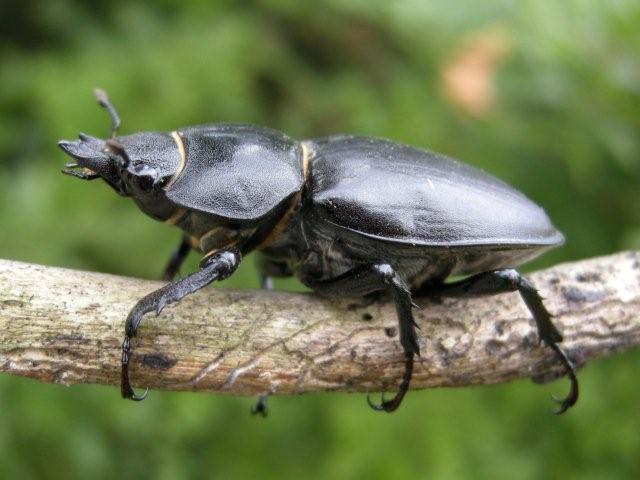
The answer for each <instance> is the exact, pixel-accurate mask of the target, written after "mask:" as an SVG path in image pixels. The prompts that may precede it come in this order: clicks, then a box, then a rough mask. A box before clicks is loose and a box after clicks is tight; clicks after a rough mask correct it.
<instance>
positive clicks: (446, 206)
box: [58, 91, 578, 413]
mask: <svg viewBox="0 0 640 480" xmlns="http://www.w3.org/2000/svg"><path fill="white" fill-rule="evenodd" d="M96 97H97V99H98V102H99V103H100V105H101V106H102V107H104V108H105V109H106V110H107V111H108V112H109V115H110V117H111V123H112V127H111V137H110V138H109V139H108V140H106V141H103V140H100V139H98V138H95V137H91V136H88V135H84V134H80V140H78V141H75V142H70V141H60V142H59V143H58V145H59V146H60V148H62V150H64V151H65V152H66V153H67V154H68V155H70V156H71V157H73V159H74V162H73V163H68V164H66V167H65V169H64V170H63V172H64V173H66V174H69V175H73V176H75V177H78V178H82V179H84V180H92V179H95V178H102V179H103V180H105V181H106V182H107V183H108V184H109V185H110V186H111V187H113V188H114V189H115V190H116V191H117V192H118V193H119V194H120V195H123V196H127V197H132V198H133V200H134V201H135V202H136V204H137V205H138V207H139V208H140V209H141V210H142V211H143V212H144V213H146V214H147V215H150V216H151V217H153V218H155V219H157V220H162V221H164V222H166V223H169V224H171V225H176V226H178V227H179V228H180V229H181V230H182V231H183V232H184V233H183V237H182V241H181V243H180V245H179V247H178V248H177V249H176V251H175V252H174V253H173V255H172V256H171V259H170V261H169V263H168V265H167V267H166V271H165V278H166V279H167V280H170V279H171V278H173V277H174V275H175V274H176V272H177V271H178V269H179V267H180V265H181V263H182V262H183V260H184V259H185V257H186V256H187V254H188V252H189V251H190V250H191V249H192V248H193V249H196V250H199V251H200V252H202V253H203V254H204V258H203V260H202V262H201V264H200V269H199V270H198V271H197V272H195V273H192V274H190V275H188V276H186V277H184V278H182V279H179V280H177V281H174V282H172V283H169V284H167V285H166V286H164V287H162V288H160V289H159V290H157V291H155V292H153V293H151V294H149V295H147V296H146V297H144V298H142V299H141V300H140V301H139V302H138V303H137V304H136V305H135V306H134V307H133V309H132V310H131V313H129V316H128V317H127V320H126V326H125V338H124V342H123V344H122V377H121V389H122V396H123V397H125V398H129V399H132V400H141V399H143V398H144V396H145V395H146V392H145V394H144V395H137V394H136V393H135V392H134V390H133V388H132V387H131V385H130V383H129V373H128V364H129V356H130V349H131V347H130V339H131V337H132V336H134V335H135V334H136V330H137V329H138V326H139V325H140V321H141V320H142V317H143V315H145V314H146V313H148V312H152V311H155V312H157V313H159V312H160V311H161V310H162V309H163V307H164V306H165V305H167V304H168V303H172V302H177V301H178V300H180V299H181V298H183V297H184V296H185V295H188V294H190V293H193V292H195V291H197V290H199V289H200V288H202V287H204V286H206V285H208V284H209V283H211V282H213V281H214V280H224V279H225V278H227V277H229V276H230V275H232V274H233V272H234V271H235V269H236V268H237V267H238V264H239V263H240V260H241V258H242V257H243V256H244V255H246V254H248V253H249V252H251V251H258V252H259V254H260V255H261V267H260V270H261V274H262V275H263V286H265V287H268V285H269V283H270V278H271V277H276V276H290V275H295V276H296V277H297V278H298V279H299V280H300V281H301V282H302V283H303V284H304V285H306V286H308V287H310V288H311V289H313V290H314V291H315V292H317V293H319V294H322V295H346V296H363V297H364V296H372V295H377V294H387V295H388V296H389V297H390V298H391V299H392V300H393V301H394V302H395V306H396V311H397V316H398V322H399V332H400V343H401V345H402V348H403V351H404V374H403V376H402V379H401V382H400V387H399V390H398V392H397V393H396V395H395V396H394V397H393V398H392V399H390V400H385V399H384V398H383V400H382V402H381V403H380V404H379V405H374V404H372V403H371V402H370V401H369V404H370V405H371V406H372V407H373V408H374V409H376V410H383V411H386V412H391V411H394V410H395V409H396V408H398V406H399V405H400V403H401V401H402V399H403V397H404V395H405V393H406V392H407V390H408V388H409V384H410V381H411V376H412V372H413V362H414V355H420V347H419V345H418V339H417V336H416V329H415V327H416V325H415V323H414V320H413V314H412V306H413V303H412V296H418V295H438V296H479V295H493V294H498V293H503V292H515V291H517V292H519V294H520V295H521V297H522V299H523V300H524V303H525V304H526V306H527V308H528V310H529V311H530V312H531V314H532V316H533V318H534V320H535V322H536V325H537V330H538V335H539V338H540V340H541V341H543V342H544V343H545V344H546V345H547V346H548V347H550V348H552V349H553V350H554V351H555V352H556V354H557V356H558V359H559V360H560V361H561V362H562V364H563V366H564V369H565V371H566V374H567V375H568V376H569V378H570V380H571V390H570V393H569V394H568V396H567V397H566V398H565V399H564V400H562V401H561V402H560V407H559V410H558V413H562V412H564V411H566V410H567V409H568V408H569V407H571V406H572V405H574V404H575V402H576V401H577V399H578V382H577V379H576V375H575V370H574V366H573V364H572V362H571V360H570V359H569V358H568V357H567V355H566V354H565V353H564V352H563V350H561V349H560V347H559V346H558V343H560V342H561V341H562V336H561V335H560V332H558V330H557V329H556V327H555V326H554V325H553V323H552V321H551V315H550V314H549V312H548V311H547V309H546V308H545V306H544V304H543V303H542V298H541V297H540V295H539V294H538V292H537V291H536V289H535V288H534V287H533V285H532V284H531V283H530V282H529V281H527V279H525V278H523V277H522V276H521V275H520V274H519V273H518V272H517V271H516V270H514V269H513V268H514V267H515V266H517V265H519V264H521V263H523V262H525V261H527V260H529V259H531V258H533V257H535V256H537V255H539V254H540V253H542V252H543V251H545V250H547V249H549V248H551V247H554V246H557V245H560V244H561V243H562V242H563V240H564V238H563V236H562V234H561V233H560V232H559V231H558V230H556V228H555V227H554V226H553V225H552V223H551V222H550V220H549V218H548V217H547V215H546V214H545V212H544V210H542V208H540V207H538V206H537V205H536V204H534V203H533V202H531V201H530V200H529V199H528V198H526V197H525V196H524V195H522V194H521V193H520V192H518V191H516V190H515V189H513V188H511V187H509V186H508V185H506V184H505V183H503V182H501V181H499V180H497V179H495V178H493V177H491V176H489V175H487V174H485V173H483V172H481V171H479V170H476V169H474V168H471V167H469V166H467V165H464V164H462V163H459V162H457V161H455V160H453V159H451V158H447V157H444V156H442V155H438V154H435V153H431V152H428V151H424V150H420V149H417V148H412V147H409V146H406V145H399V144H397V143H393V142H390V141H388V140H383V139H378V138H368V137H357V136H350V135H336V136H330V137H326V138H320V139H314V140H305V141H301V142H299V141H296V140H293V139H291V138H289V137H287V136H286V135H284V134H282V133H280V132H277V131H275V130H271V129H268V128H263V127H257V126H253V125H235V124H212V125H203V126H197V127H188V128H183V129H180V130H176V131H173V132H170V133H161V132H145V133H136V134H133V135H127V136H119V137H116V132H117V129H118V127H119V125H120V120H119V117H118V115H117V113H116V111H115V109H114V108H113V106H112V105H111V103H110V102H109V100H108V98H107V96H106V94H105V93H104V92H102V91H96ZM451 275H464V276H466V277H465V278H463V279H462V280H458V281H454V282H449V283H445V280H446V279H447V278H448V277H449V276H451Z"/></svg>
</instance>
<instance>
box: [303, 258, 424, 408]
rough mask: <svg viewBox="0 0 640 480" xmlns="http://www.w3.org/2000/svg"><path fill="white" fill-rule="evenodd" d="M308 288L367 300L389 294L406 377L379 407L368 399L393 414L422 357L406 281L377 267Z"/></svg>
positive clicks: (311, 283) (385, 267)
mask: <svg viewBox="0 0 640 480" xmlns="http://www.w3.org/2000/svg"><path fill="white" fill-rule="evenodd" d="M304 283H305V284H307V285H308V286H309V287H311V288H313V290H315V291H316V292H318V293H320V294H325V295H346V296H365V295H369V294H371V293H375V292H380V291H385V290H386V291H387V292H388V293H389V294H390V295H391V298H392V299H393V302H394V303H395V306H396V313H397V315H398V324H399V330H400V344H401V345H402V349H403V350H404V374H403V375H402V381H401V382H400V387H399V389H398V392H397V393H396V395H395V396H394V397H393V398H392V399H390V400H385V399H384V396H383V399H382V402H381V403H380V404H379V405H375V404H373V403H372V402H371V400H370V399H369V397H367V402H368V403H369V406H370V407H371V408H373V409H374V410H379V411H385V412H393V411H394V410H396V409H397V408H398V407H399V406H400V403H402V399H403V398H404V396H405V394H406V393H407V391H408V390H409V384H410V383H411V377H412V375H413V358H414V355H418V356H419V355H420V346H419V345H418V337H417V335H416V326H417V325H416V322H415V320H414V319H413V312H412V311H411V308H412V307H413V302H412V301H411V293H410V291H409V287H408V286H407V284H406V283H405V281H404V280H403V279H402V278H401V277H400V275H398V274H397V273H396V272H395V270H394V269H393V267H391V265H388V264H377V265H372V266H367V267H363V268H358V269H354V270H350V271H348V272H346V273H344V274H342V275H340V276H339V277H336V278H334V279H331V280H326V281H322V282H315V281H312V280H307V279H305V281H304Z"/></svg>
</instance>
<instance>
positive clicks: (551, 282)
mask: <svg viewBox="0 0 640 480" xmlns="http://www.w3.org/2000/svg"><path fill="white" fill-rule="evenodd" d="M549 283H550V284H551V285H557V284H559V283H560V279H559V278H558V277H553V278H550V279H549Z"/></svg>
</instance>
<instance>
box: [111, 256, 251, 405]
mask: <svg viewBox="0 0 640 480" xmlns="http://www.w3.org/2000/svg"><path fill="white" fill-rule="evenodd" d="M239 263H240V253H239V252H238V251H237V250H223V251H220V252H216V253H215V254H212V255H208V256H206V257H205V258H204V259H203V260H202V262H201V263H200V270H198V271H197V272H194V273H192V274H191V275H188V276H186V277H184V278H181V279H179V280H176V281H175V282H173V283H170V284H168V285H165V286H164V287H162V288H160V289H158V290H156V291H155V292H152V293H150V294H149V295H147V296H145V297H143V298H142V299H140V300H139V301H138V303H136V305H135V306H134V307H133V309H132V310H131V312H130V313H129V316H128V317H127V321H126V324H125V337H124V341H123V342H122V373H121V379H120V387H121V393H122V397H123V398H129V399H131V400H143V399H144V398H145V397H146V395H147V392H145V393H144V394H143V395H136V393H135V392H134V390H133V388H132V387H131V384H130V383H129V360H130V355H131V346H130V342H131V337H133V336H135V335H136V331H137V330H138V326H139V325H140V322H141V321H142V317H143V316H144V315H145V314H146V313H149V312H156V315H158V314H160V312H161V311H162V309H163V308H164V307H165V306H166V305H168V304H169V303H174V302H177V301H179V300H181V299H182V298H184V297H185V296H187V295H189V294H190V293H193V292H196V291H198V290H200V289H201V288H203V287H205V286H207V285H209V284H210V283H211V282H213V281H214V280H224V279H225V278H227V277H229V276H230V275H231V274H232V273H233V272H234V271H235V270H236V268H237V267H238V264H239Z"/></svg>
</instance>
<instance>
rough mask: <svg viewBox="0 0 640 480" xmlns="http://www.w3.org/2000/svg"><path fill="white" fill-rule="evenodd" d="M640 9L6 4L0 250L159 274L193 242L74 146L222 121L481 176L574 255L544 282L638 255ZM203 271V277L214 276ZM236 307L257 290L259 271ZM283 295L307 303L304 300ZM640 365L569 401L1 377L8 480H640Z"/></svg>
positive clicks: (466, 393)
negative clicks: (498, 182) (517, 195)
mask: <svg viewBox="0 0 640 480" xmlns="http://www.w3.org/2000/svg"><path fill="white" fill-rule="evenodd" d="M639 26H640V3H639V2H637V0H620V1H609V2H596V1H563V2H558V1H556V0H535V1H533V0H531V1H522V2H513V1H507V0H504V1H491V2H478V1H471V0H467V1H448V2H440V1H420V0H402V1H394V2H389V1H384V0H375V1H373V0H317V1H315V2H295V1H285V0H265V1H242V2H231V1H218V2H208V1H205V0H183V1H182V2H179V3H177V2H175V3H174V2H170V1H168V0H163V1H158V2H150V3H146V2H138V1H122V2H121V1H116V0H100V1H94V2H86V3H85V2H80V1H74V0H61V1H42V2H38V1H34V0H26V1H21V2H2V5H1V6H0V32H2V33H1V34H0V35H1V37H0V39H1V43H0V225H2V227H1V229H0V254H1V256H2V258H8V259H17V260H23V261H27V262H37V263H43V264H49V265H58V266H65V267H74V268H80V269H87V270H96V271H102V272H112V273H118V274H123V275H133V276H140V277H146V278H157V277H158V275H159V274H160V271H161V269H162V267H163V265H164V262H165V260H166V259H167V256H168V254H169V252H170V250H171V249H172V248H173V247H174V246H175V244H176V243H177V241H178V239H179V234H178V232H177V231H175V230H172V229H170V228H168V227H167V226H165V225H162V224H159V223H155V222H154V221H152V220H150V219H148V218H146V217H144V216H143V215H142V214H140V213H139V212H138V211H137V210H136V208H135V206H134V205H133V203H132V202H130V201H127V200H123V199H121V198H119V197H118V196H116V195H115V194H114V193H113V192H112V191H111V189H109V188H108V187H107V186H106V185H104V184H97V183H91V184H90V183H84V182H80V181H74V180H72V179H70V178H68V177H64V176H62V175H60V174H59V171H60V168H61V166H62V164H63V163H64V162H65V161H66V158H65V157H64V156H63V154H62V153H61V152H60V151H58V150H57V148H56V141H57V140H58V139H60V138H67V139H69V138H74V137H75V136H76V134H77V133H78V131H85V132H88V133H91V134H94V135H98V136H105V135H106V134H107V132H108V118H107V116H106V114H105V113H104V111H102V110H100V109H99V108H98V107H97V106H96V104H95V102H94V100H93V98H92V96H91V90H92V88H93V87H95V86H101V87H103V88H105V89H106V90H107V91H108V92H109V94H110V97H111V99H112V100H113V102H114V103H115V105H116V107H117V108H118V109H119V111H120V114H121V116H122V120H123V128H122V130H121V132H122V133H131V132H134V131H141V130H172V129H174V128H176V127H180V126H185V125H191V124H198V123H205V122H219V121H225V122H226V121H236V122H251V123H258V124H263V125H268V126H271V127H273V128H276V129H280V130H282V131H285V132H287V133H288V134H289V135H291V136H294V137H297V138H308V137H314V136H322V135H326V134H330V133H339V132H346V133H355V134H366V135H375V136H382V137H389V138H392V139H395V140H397V141H401V142H405V143H410V144H413V145H417V146H423V147H426V148H430V149H433V150H436V151H440V152H443V153H446V154H448V155H451V156H453V157H457V158H461V159H464V160H465V161H467V162H468V163H470V164H472V165H475V166H477V167H480V168H483V169H485V170H487V171H489V172H491V173H493V174H495V175H497V176H499V177H500V178H502V179H504V180H505V181H507V182H509V183H511V184H513V185H514V186H516V187H518V188H519V189H521V190H522V191H524V192H525V193H526V194H527V195H528V196H529V197H531V198H533V199H534V200H536V201H538V202H539V203H540V204H542V205H543V206H544V207H545V208H546V209H547V211H548V213H549V214H550V216H551V218H553V219H554V222H555V224H556V225H557V226H558V227H559V228H560V229H561V230H562V231H563V232H564V233H565V235H566V237H567V239H568V240H567V244H566V245H565V246H564V247H562V248H559V249H556V250H554V251H552V252H550V253H549V254H547V255H545V256H544V257H543V258H541V259H539V260H537V261H536V262H534V263H532V264H530V265H529V266H528V267H527V268H528V269H529V270H531V269H536V268H540V267H544V266H548V265H551V264H553V263H557V262H559V261H564V260H575V259H580V258H586V257H591V256H595V255H600V254H607V253H611V252H616V251H619V250H622V249H639V248H640V208H638V207H639V206H640V188H639V187H640V137H639V132H640V28H639ZM197 260H198V259H197V258H196V256H195V255H192V257H190V260H189V264H188V265H187V267H186V268H185V269H183V271H188V270H190V269H193V268H195V266H196V265H197ZM224 286H225V287H234V288H255V287H257V281H256V278H255V271H254V269H253V264H252V262H251V261H247V262H245V263H244V264H243V266H242V268H241V271H240V272H239V274H237V275H236V276H234V277H233V278H232V279H231V280H229V281H227V282H225V284H224ZM279 286H280V287H287V288H291V287H292V286H293V288H295V285H292V284H291V283H287V284H284V283H280V284H279ZM639 361H640V352H638V351H635V352H630V353H626V354H624V355H620V356H618V357H615V358H610V359H607V360H603V361H598V362H595V363H593V364H591V365H589V366H588V367H587V368H586V369H584V370H583V371H581V372H580V379H581V382H582V388H583V391H582V394H583V395H582V399H581V401H580V403H579V405H578V406H577V407H576V408H575V409H573V410H572V411H571V412H569V413H568V414H567V415H565V416H563V417H560V418H557V417H555V416H553V415H551V414H550V413H549V410H550V408H551V401H550V398H549V396H550V394H551V393H558V394H560V393H564V391H565V389H566V388H567V386H568V384H567V382H566V381H561V382H557V383H555V384H552V385H548V386H542V387H541V386H535V385H533V384H532V383H531V382H529V381H521V382H515V383H512V384H508V385H500V386H492V387H483V388H465V389H448V390H444V389H441V390H431V391H423V392H414V393H412V394H410V395H409V396H408V397H407V399H406V400H405V402H404V405H403V407H402V408H401V409H400V410H399V411H398V412H397V413H395V414H393V415H381V414H377V413H375V412H372V411H371V410H370V409H369V408H368V407H367V406H366V404H365V400H364V397H363V396H362V395H337V394H331V395H328V394H327V395H306V396H301V397H292V398H285V397H282V398H272V399H271V402H270V408H271V409H270V417H269V418H268V419H267V420H266V421H264V420H262V419H260V418H253V417H250V416H249V414H248V411H249V408H250V406H251V405H252V404H253V399H248V398H229V397H219V396H209V395H205V394H185V393H181V394H176V393H166V392H153V394H152V395H150V397H149V399H148V400H147V401H146V402H144V403H142V404H134V403H133V402H124V401H121V400H120V399H119V393H118V391H117V390H116V389H115V388H105V387H95V386H75V387H72V388H64V387H61V386H54V385H42V384H39V383H36V382H34V381H30V380H25V379H20V378H12V377H8V376H3V377H2V378H0V412H1V413H0V478H21V479H29V478H116V477H132V478H154V479H172V478H187V477H191V478H243V477H250V478H251V477H252V478H263V479H269V478H292V477H293V478H301V477H302V478H371V479H376V478H380V479H387V478H445V479H446V478H451V479H459V478H491V479H500V478H518V479H534V478H564V479H572V478H580V479H596V478H640V403H639V402H638V393H640V389H639V388H638V387H637V384H636V382H637V365H638V362H639Z"/></svg>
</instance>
